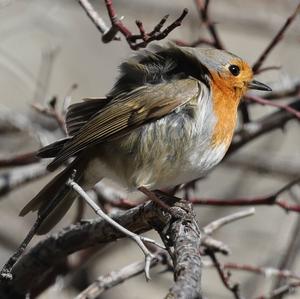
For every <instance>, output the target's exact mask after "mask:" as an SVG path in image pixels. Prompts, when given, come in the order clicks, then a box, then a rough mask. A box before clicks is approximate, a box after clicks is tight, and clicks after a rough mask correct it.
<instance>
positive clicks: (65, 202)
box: [20, 45, 270, 234]
mask: <svg viewBox="0 0 300 299" xmlns="http://www.w3.org/2000/svg"><path fill="white" fill-rule="evenodd" d="M248 89H257V90H265V91H268V90H270V88H269V87H268V86H266V85H265V84H262V83H260V82H258V81H255V80H253V72H252V70H251V68H250V66H249V65H248V64H247V63H246V62H245V61H244V60H242V59H241V58H239V57H237V56H235V55H233V54H231V53H228V52H226V51H222V50H216V49H207V48H189V47H178V46H175V45H168V46H165V47H156V49H155V50H154V51H144V52H141V53H139V54H138V55H136V56H134V57H133V58H130V59H129V60H127V61H126V62H124V63H122V64H121V66H120V76H119V79H118V80H117V82H116V84H115V86H114V87H113V88H112V90H111V92H110V93H109V94H108V95H107V96H106V97H104V98H98V99H86V100H84V101H83V102H82V103H77V104H73V105H71V106H70V107H69V109H68V112H67V115H66V127H67V131H68V134H69V137H67V138H65V139H63V140H59V141H57V142H55V143H53V144H50V145H48V146H46V147H44V148H42V149H41V150H40V151H39V152H38V155H39V156H40V157H43V158H50V157H54V160H53V161H52V162H51V163H50V164H49V166H48V169H49V170H50V171H53V170H55V169H57V168H58V167H59V166H61V165H64V164H65V163H66V162H68V161H69V160H70V158H73V161H72V162H71V163H70V164H68V166H66V168H65V169H64V170H63V171H62V172H61V173H60V174H58V175H57V176H56V177H55V178H54V179H53V180H52V181H51V182H50V183H48V184H47V185H46V186H45V187H44V189H42V190H41V191H40V192H39V193H38V194H37V195H36V197H35V198H33V199H32V200H31V201H30V202H29V203H28V204H27V205H26V206H25V207H24V208H23V210H22V211H21V213H20V215H22V216H23V215H25V214H27V213H28V212H29V211H32V210H33V211H34V210H38V213H39V214H41V213H43V211H44V210H45V208H46V207H48V208H49V204H50V206H51V207H50V211H51V212H50V213H49V214H48V215H47V217H46V219H45V220H44V221H43V223H42V225H41V226H39V228H38V229H37V233H39V234H43V233H46V232H48V231H49V230H50V229H51V228H52V227H53V226H54V225H55V224H56V223H57V222H58V221H59V220H60V219H61V217H62V216H63V215H64V214H65V213H66V211H67V210H68V209H69V208H70V206H71V205H72V203H73V201H74V198H75V197H76V195H75V194H74V192H73V190H71V189H70V187H68V186H67V185H66V181H67V180H68V178H69V177H70V176H71V174H72V173H73V171H74V170H76V174H75V177H74V180H75V181H76V182H77V183H78V184H80V185H81V186H82V187H83V189H85V190H87V189H89V188H91V187H93V186H94V184H96V183H97V182H98V181H99V180H101V178H103V177H108V178H110V179H113V180H115V181H117V182H118V183H120V184H121V185H123V186H125V187H127V188H128V189H129V190H136V189H138V190H149V191H153V190H156V189H160V188H167V187H172V186H176V185H178V184H183V183H186V182H189V181H191V180H194V179H196V178H199V177H201V176H203V175H205V174H206V173H207V172H208V171H209V170H211V168H213V167H214V166H215V165H217V164H218V163H219V162H220V161H221V159H222V158H223V157H224V155H225V153H226V151H227V149H228V147H229V145H230V143H231V140H232V136H233V132H234V129H235V126H236V119H237V108H238V104H239V102H240V100H241V98H242V96H243V95H244V94H245V93H246V92H247V90H248Z"/></svg>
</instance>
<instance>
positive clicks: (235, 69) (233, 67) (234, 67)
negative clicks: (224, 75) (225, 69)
mask: <svg viewBox="0 0 300 299" xmlns="http://www.w3.org/2000/svg"><path fill="white" fill-rule="evenodd" d="M229 71H230V73H231V74H232V75H233V76H238V75H239V74H240V68H239V67H238V66H237V65H235V64H232V65H230V66H229Z"/></svg>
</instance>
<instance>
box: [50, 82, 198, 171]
mask: <svg viewBox="0 0 300 299" xmlns="http://www.w3.org/2000/svg"><path fill="white" fill-rule="evenodd" d="M199 93H200V86H199V82H198V81H197V80H195V79H192V78H191V79H182V80H175V81H172V82H168V83H161V84H157V85H148V86H143V87H141V88H138V89H135V90H134V91H132V92H130V93H126V94H122V95H120V96H118V97H117V98H115V99H113V100H112V101H111V102H110V103H109V104H108V105H107V106H106V107H104V108H103V109H102V110H101V111H100V112H99V113H98V114H96V115H95V116H94V117H92V118H91V120H90V121H88V122H87V123H86V124H85V125H84V126H83V127H82V128H81V129H80V131H78V132H77V134H76V135H75V136H74V137H73V138H72V139H71V140H70V141H68V142H67V143H66V144H65V146H64V147H63V149H62V150H61V151H60V152H59V153H58V155H57V157H56V158H55V159H54V160H53V161H52V162H51V163H50V164H49V166H48V169H49V170H54V169H56V168H57V167H58V166H59V165H61V164H62V163H63V162H64V161H66V160H67V159H68V158H70V157H73V156H75V155H77V154H78V153H79V152H80V151H82V150H84V149H86V148H87V147H89V146H91V145H95V144H97V143H100V142H103V141H108V140H111V139H113V138H116V137H119V136H123V135H125V134H127V133H128V132H130V131H131V130H132V129H134V128H136V127H139V126H141V125H143V124H145V123H147V122H150V121H153V120H155V119H158V118H161V117H163V116H165V115H167V114H169V113H171V112H172V111H174V110H175V109H176V108H178V107H180V106H182V105H184V104H185V103H187V102H189V101H190V100H192V99H195V97H198V96H199Z"/></svg>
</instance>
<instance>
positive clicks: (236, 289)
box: [206, 249, 243, 299]
mask: <svg viewBox="0 0 300 299" xmlns="http://www.w3.org/2000/svg"><path fill="white" fill-rule="evenodd" d="M206 253H207V254H208V255H209V257H210V258H211V260H212V262H213V264H214V266H215V267H216V269H217V271H218V274H219V276H220V278H221V280H222V282H223V284H224V286H225V287H226V288H227V289H228V290H229V291H231V292H232V294H233V296H234V298H236V299H242V298H243V296H242V295H241V294H240V286H239V284H238V283H231V282H230V274H229V273H225V271H224V267H223V266H222V265H221V263H220V262H219V261H218V259H217V257H216V255H215V253H214V252H213V251H211V250H209V249H207V250H206Z"/></svg>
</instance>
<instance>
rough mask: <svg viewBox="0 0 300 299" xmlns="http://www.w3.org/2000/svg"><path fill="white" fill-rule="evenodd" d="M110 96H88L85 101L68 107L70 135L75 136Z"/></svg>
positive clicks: (68, 129) (67, 118)
mask: <svg viewBox="0 0 300 299" xmlns="http://www.w3.org/2000/svg"><path fill="white" fill-rule="evenodd" d="M109 101H110V98H106V97H105V98H86V99H83V102H80V103H75V104H72V105H71V106H69V107H68V111H67V115H66V127H67V132H68V134H69V135H70V136H74V135H75V134H76V133H77V132H78V131H79V130H80V129H81V128H82V127H83V126H84V125H85V124H86V123H87V122H88V121H89V120H90V119H91V118H92V116H94V115H95V114H96V113H98V112H99V111H100V110H101V109H103V107H105V105H107V103H108V102H109Z"/></svg>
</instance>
